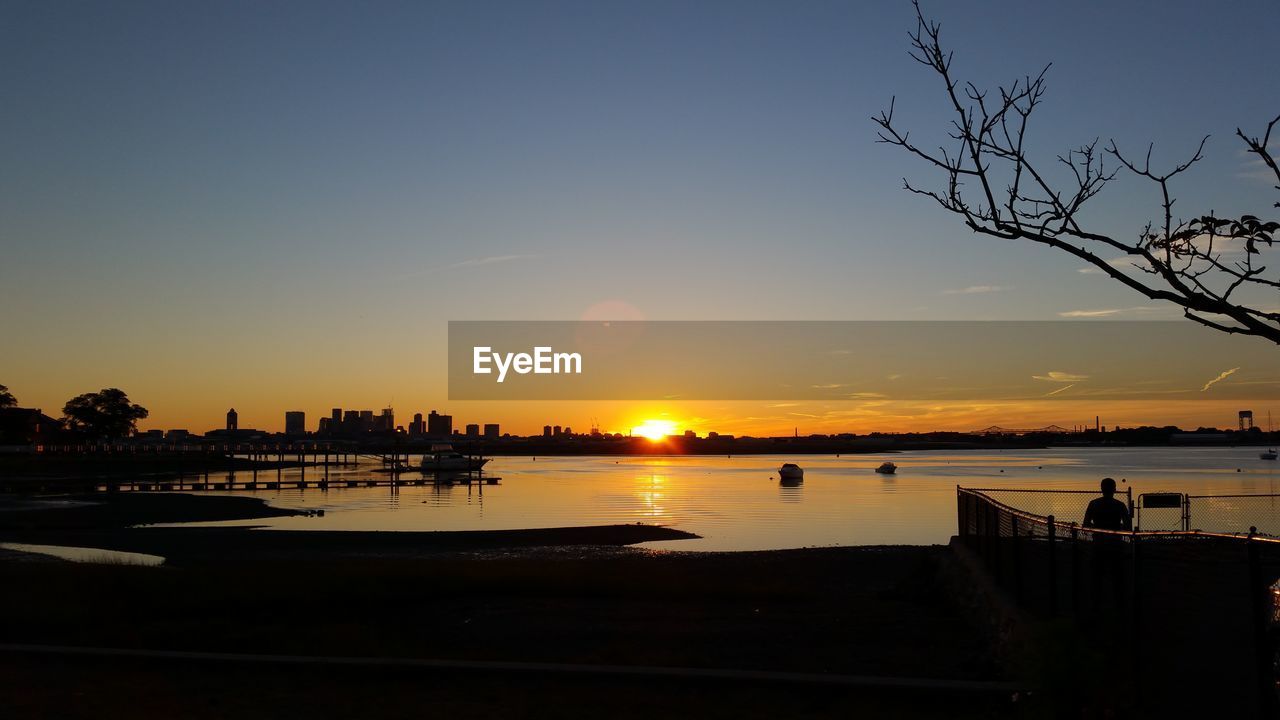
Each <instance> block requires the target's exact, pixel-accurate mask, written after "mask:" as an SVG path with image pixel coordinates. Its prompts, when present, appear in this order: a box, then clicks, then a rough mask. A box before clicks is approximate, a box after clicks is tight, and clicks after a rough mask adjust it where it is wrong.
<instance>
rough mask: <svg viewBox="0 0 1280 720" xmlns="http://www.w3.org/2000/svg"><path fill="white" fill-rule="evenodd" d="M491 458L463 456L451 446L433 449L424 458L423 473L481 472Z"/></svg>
mask: <svg viewBox="0 0 1280 720" xmlns="http://www.w3.org/2000/svg"><path fill="white" fill-rule="evenodd" d="M487 462H489V458H482V457H479V456H476V455H463V454H462V453H460V452H458V451H457V450H454V449H453V447H452V446H450V445H440V446H436V447H432V448H431V452H430V453H428V454H426V455H423V456H422V471H423V472H451V471H452V472H456V471H459V470H479V469H480V468H482V467H484V464H485V463H487Z"/></svg>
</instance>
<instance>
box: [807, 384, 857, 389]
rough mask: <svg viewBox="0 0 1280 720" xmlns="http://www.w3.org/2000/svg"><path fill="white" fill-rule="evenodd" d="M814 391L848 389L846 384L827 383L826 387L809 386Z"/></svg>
mask: <svg viewBox="0 0 1280 720" xmlns="http://www.w3.org/2000/svg"><path fill="white" fill-rule="evenodd" d="M809 387H811V388H813V389H815V390H835V389H836V388H842V387H848V385H847V384H846V383H827V384H826V385H810V386H809Z"/></svg>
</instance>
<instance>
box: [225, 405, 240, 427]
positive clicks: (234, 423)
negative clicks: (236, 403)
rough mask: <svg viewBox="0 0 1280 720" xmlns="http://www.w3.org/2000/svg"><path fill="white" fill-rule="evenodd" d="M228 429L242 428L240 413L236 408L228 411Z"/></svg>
mask: <svg viewBox="0 0 1280 720" xmlns="http://www.w3.org/2000/svg"><path fill="white" fill-rule="evenodd" d="M227 429H228V430H239V429H240V415H239V414H237V413H236V409H235V408H231V409H230V410H228V411H227Z"/></svg>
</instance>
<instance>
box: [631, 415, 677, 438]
mask: <svg viewBox="0 0 1280 720" xmlns="http://www.w3.org/2000/svg"><path fill="white" fill-rule="evenodd" d="M675 432H676V424H675V423H673V422H671V421H670V420H645V421H644V422H643V423H642V424H640V425H638V426H636V427H633V428H631V434H632V435H640V436H642V437H647V438H649V439H650V440H655V441H656V440H661V439H663V438H665V437H666V436H668V435H674V434H675Z"/></svg>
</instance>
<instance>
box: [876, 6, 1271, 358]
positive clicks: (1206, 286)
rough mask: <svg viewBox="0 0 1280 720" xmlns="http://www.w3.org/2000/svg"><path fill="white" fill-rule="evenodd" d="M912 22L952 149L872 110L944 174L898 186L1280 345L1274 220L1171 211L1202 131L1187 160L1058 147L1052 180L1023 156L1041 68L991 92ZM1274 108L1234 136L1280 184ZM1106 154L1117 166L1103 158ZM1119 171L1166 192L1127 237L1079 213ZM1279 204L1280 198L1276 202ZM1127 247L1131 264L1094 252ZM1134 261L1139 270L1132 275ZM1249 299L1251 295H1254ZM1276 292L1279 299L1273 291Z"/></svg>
mask: <svg viewBox="0 0 1280 720" xmlns="http://www.w3.org/2000/svg"><path fill="white" fill-rule="evenodd" d="M912 4H913V5H914V7H915V11H916V29H915V31H914V32H912V33H910V34H909V36H910V38H911V45H912V51H911V53H910V55H911V57H912V58H913V59H914V60H915V61H916V62H919V63H920V64H922V65H924V66H925V67H927V68H929V69H930V70H932V71H933V72H934V73H936V74H937V75H938V76H939V77H940V78H941V79H942V81H943V86H944V88H945V94H946V100H947V105H948V106H949V107H948V110H949V114H950V116H951V122H950V130H949V132H948V137H949V138H950V140H951V142H952V143H953V146H952V147H951V148H946V147H939V148H938V149H937V150H931V149H930V150H926V149H924V148H923V147H921V146H920V145H918V144H916V143H915V142H913V141H912V140H911V138H910V133H909V132H907V131H905V130H903V129H902V128H901V126H900V124H899V123H897V122H896V120H895V118H894V114H893V111H894V103H893V102H892V101H891V102H890V104H889V109H888V110H886V111H884V112H882V113H881V114H880V115H879V116H877V117H874V118H872V119H873V120H874V121H875V122H876V124H877V125H879V126H880V133H879V136H880V141H881V142H885V143H889V144H891V145H896V146H898V147H900V148H902V149H904V150H906V151H907V152H909V153H911V154H912V155H915V156H916V157H918V158H920V159H921V160H923V161H924V162H925V163H927V164H928V165H930V166H932V167H933V168H935V169H936V170H939V171H941V173H942V175H943V176H944V177H945V180H946V182H945V186H944V187H943V188H941V189H932V190H931V189H922V188H920V187H918V186H916V185H914V184H912V183H911V182H910V181H909V180H906V179H905V178H904V179H903V185H904V187H905V188H906V189H907V190H909V191H911V192H913V193H917V194H920V195H924V196H926V197H929V198H932V199H933V200H934V201H936V202H937V203H938V204H939V205H940V206H941V207H942V208H943V209H944V210H947V211H948V212H951V213H954V214H956V215H958V216H960V218H961V219H962V220H963V222H964V224H965V225H966V226H967V227H968V228H969V229H970V230H972V231H974V232H977V233H982V234H985V235H991V236H994V237H998V238H1005V239H1009V240H1027V241H1031V242H1034V243H1039V244H1042V245H1048V246H1049V247H1054V248H1057V249H1059V250H1062V251H1065V252H1067V253H1070V254H1072V255H1074V256H1076V257H1078V258H1080V259H1081V260H1084V261H1085V262H1087V263H1088V264H1089V265H1090V266H1092V267H1093V268H1096V269H1097V270H1099V271H1101V272H1103V273H1105V274H1107V275H1108V276H1110V277H1111V278H1113V279H1115V280H1117V281H1119V282H1121V283H1123V284H1124V285H1126V286H1128V287H1129V288H1131V289H1133V290H1136V291H1137V292H1139V293H1141V294H1143V295H1144V296H1146V297H1148V298H1150V299H1152V300H1161V301H1167V302H1171V303H1173V304H1175V305H1178V306H1180V307H1181V308H1182V311H1183V314H1184V315H1185V316H1186V317H1187V318H1189V319H1191V320H1194V321H1196V322H1198V323H1201V324H1202V325H1207V326H1208V327H1211V328H1214V329H1216V330H1221V331H1223V332H1228V333H1242V334H1245V335H1255V336H1258V337H1262V338H1266V339H1268V340H1271V341H1272V342H1275V343H1277V344H1280V311H1277V310H1276V309H1274V308H1264V307H1261V306H1258V305H1257V304H1256V303H1254V302H1253V300H1256V298H1257V296H1258V294H1259V292H1258V291H1262V292H1263V293H1266V294H1268V295H1270V294H1272V293H1274V292H1276V291H1277V290H1280V273H1276V272H1271V273H1268V272H1267V266H1266V265H1265V264H1264V263H1263V257H1262V255H1263V252H1264V251H1272V250H1274V235H1275V234H1276V232H1277V230H1278V229H1280V224H1278V223H1276V222H1274V221H1264V220H1261V219H1259V218H1258V217H1257V216H1255V215H1242V216H1240V217H1238V218H1230V217H1218V216H1217V215H1215V214H1214V213H1213V212H1212V211H1210V212H1208V213H1203V214H1199V215H1197V216H1194V217H1191V218H1189V219H1182V218H1178V217H1175V216H1174V213H1173V206H1174V203H1175V198H1174V197H1173V194H1172V189H1171V182H1172V181H1173V180H1174V179H1175V178H1177V177H1178V176H1179V175H1181V174H1183V173H1184V172H1186V171H1187V170H1188V169H1190V168H1191V167H1192V166H1193V165H1195V164H1196V163H1197V162H1199V161H1200V160H1201V159H1202V157H1203V152H1204V146H1205V142H1206V141H1207V140H1208V137H1207V136H1206V137H1205V138H1204V139H1202V140H1201V141H1200V144H1199V145H1198V146H1197V147H1196V149H1195V152H1194V153H1192V154H1191V156H1190V158H1189V159H1188V160H1186V161H1184V162H1182V163H1179V164H1177V165H1174V166H1173V167H1172V168H1169V169H1165V170H1158V169H1154V168H1153V167H1152V164H1151V150H1152V148H1151V147H1148V148H1147V152H1146V155H1145V157H1143V158H1142V159H1141V160H1139V159H1138V158H1137V157H1136V156H1131V155H1129V154H1127V153H1124V152H1121V150H1120V148H1119V147H1117V145H1116V143H1115V141H1114V140H1113V141H1111V142H1109V143H1108V144H1107V145H1106V146H1105V147H1104V148H1099V146H1098V141H1097V140H1096V139H1095V140H1094V141H1093V142H1090V143H1088V144H1086V145H1084V146H1082V147H1080V148H1078V149H1075V150H1072V151H1070V152H1068V153H1067V154H1066V155H1065V156H1064V155H1059V156H1057V158H1056V163H1057V164H1059V165H1060V169H1065V172H1066V174H1065V175H1063V176H1062V177H1064V178H1067V179H1066V181H1065V183H1059V182H1055V181H1053V180H1051V179H1050V174H1049V172H1048V168H1046V167H1043V166H1041V165H1039V164H1037V162H1036V161H1033V160H1032V158H1031V157H1030V156H1029V155H1028V153H1027V152H1026V150H1025V148H1026V147H1027V142H1026V140H1027V128H1028V121H1029V120H1030V118H1031V115H1032V113H1034V111H1035V110H1036V108H1037V107H1038V106H1039V104H1040V101H1041V98H1042V97H1043V96H1044V92H1045V74H1046V73H1047V71H1048V70H1049V67H1048V66H1046V67H1045V68H1044V69H1043V70H1041V71H1040V73H1039V74H1037V75H1035V76H1034V77H1033V76H1030V75H1028V76H1026V77H1024V78H1023V79H1021V80H1015V81H1014V82H1013V83H1012V84H1011V85H1009V86H1007V87H1003V86H1002V87H999V88H998V90H997V94H994V95H993V94H992V93H990V92H988V91H986V90H979V89H978V87H977V86H976V85H974V84H973V83H971V82H965V83H962V82H961V81H959V80H957V79H956V78H955V77H954V76H953V75H952V73H951V59H952V53H951V52H949V51H947V50H944V49H943V47H942V43H941V42H940V40H939V34H940V30H941V26H940V25H939V24H938V23H936V22H933V21H931V20H928V19H927V18H925V16H924V13H923V12H922V11H921V9H920V4H919V2H918V0H912ZM1277 124H1280V116H1277V117H1276V118H1275V119H1274V120H1272V121H1271V122H1269V123H1267V126H1266V130H1265V132H1264V133H1263V134H1262V136H1261V137H1257V136H1249V135H1246V134H1245V132H1244V131H1243V130H1240V129H1237V130H1236V136H1237V137H1239V138H1240V140H1241V141H1243V143H1244V145H1245V147H1246V149H1247V150H1248V152H1249V153H1251V154H1252V155H1255V156H1257V161H1258V162H1259V166H1260V167H1262V168H1263V169H1264V172H1266V173H1267V176H1268V178H1270V177H1271V176H1273V175H1274V177H1275V180H1276V182H1277V185H1276V186H1275V187H1276V190H1280V166H1277V163H1276V159H1275V158H1274V157H1273V156H1272V154H1271V150H1270V149H1269V145H1270V142H1271V133H1272V131H1273V130H1274V129H1275V128H1276V126H1277ZM1107 158H1111V159H1112V161H1113V162H1112V166H1111V167H1108V166H1107V165H1108V164H1107V163H1106V162H1104V161H1105V160H1106V159H1107ZM1119 170H1124V171H1127V172H1130V173H1133V174H1134V175H1136V176H1138V177H1140V178H1143V179H1145V180H1148V181H1150V182H1151V183H1153V184H1155V185H1156V187H1158V189H1159V191H1160V193H1161V197H1162V200H1161V210H1160V213H1159V218H1158V219H1157V220H1154V221H1151V222H1148V223H1147V224H1146V226H1145V227H1144V228H1143V229H1142V231H1141V232H1139V233H1138V234H1137V237H1136V238H1135V239H1134V240H1132V241H1125V240H1121V239H1118V238H1116V237H1113V236H1112V235H1110V234H1108V233H1104V232H1098V231H1097V228H1094V227H1091V226H1089V225H1087V224H1086V222H1085V221H1084V219H1083V218H1082V213H1081V209H1082V208H1083V207H1084V205H1085V204H1086V203H1087V202H1088V201H1089V200H1090V199H1092V198H1093V197H1094V196H1096V195H1097V194H1098V193H1100V192H1101V191H1102V190H1103V188H1104V187H1105V186H1106V184H1107V183H1108V181H1110V180H1111V179H1112V178H1114V177H1115V175H1116V173H1117V172H1118V171H1119ZM1275 207H1280V202H1277V203H1276V204H1275ZM1099 252H1103V253H1106V254H1116V253H1119V254H1122V256H1123V259H1125V260H1127V261H1128V262H1127V263H1122V264H1121V265H1117V264H1116V261H1115V260H1114V259H1108V258H1104V257H1102V256H1100V255H1099V254H1098V253H1099ZM1130 266H1131V267H1132V268H1136V270H1138V271H1141V272H1137V273H1135V272H1131V271H1130ZM1251 296H1252V299H1251ZM1272 297H1274V296H1272Z"/></svg>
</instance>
